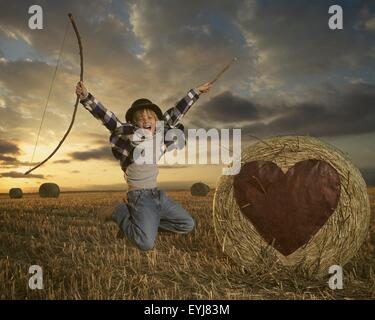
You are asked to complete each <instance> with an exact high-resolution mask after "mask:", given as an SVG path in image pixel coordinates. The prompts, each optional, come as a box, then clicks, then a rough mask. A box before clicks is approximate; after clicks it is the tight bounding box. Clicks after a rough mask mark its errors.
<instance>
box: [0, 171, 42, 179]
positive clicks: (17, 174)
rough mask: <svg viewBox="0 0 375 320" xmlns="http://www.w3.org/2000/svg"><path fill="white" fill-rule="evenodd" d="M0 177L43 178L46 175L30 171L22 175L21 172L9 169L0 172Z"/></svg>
mask: <svg viewBox="0 0 375 320" xmlns="http://www.w3.org/2000/svg"><path fill="white" fill-rule="evenodd" d="M0 178H15V179H17V178H20V179H21V178H22V179H25V178H27V179H45V178H46V176H44V175H42V174H32V173H30V174H28V175H24V174H23V173H22V172H16V171H10V172H2V173H0Z"/></svg>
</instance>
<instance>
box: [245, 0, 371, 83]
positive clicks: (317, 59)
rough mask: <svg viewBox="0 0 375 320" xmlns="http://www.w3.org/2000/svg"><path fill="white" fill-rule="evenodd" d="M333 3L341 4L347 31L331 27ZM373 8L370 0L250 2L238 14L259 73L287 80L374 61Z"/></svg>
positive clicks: (341, 69)
mask: <svg viewBox="0 0 375 320" xmlns="http://www.w3.org/2000/svg"><path fill="white" fill-rule="evenodd" d="M249 3H251V4H252V5H248V4H249ZM246 4H247V5H246ZM333 4H337V5H341V6H342V8H343V12H344V14H343V16H344V29H343V30H339V31H333V30H330V29H329V28H328V19H329V17H330V15H329V14H328V8H329V6H330V5H333ZM374 10H375V4H374V2H373V1H369V0H359V1H340V0H338V1H336V0H335V1H327V0H317V1H300V0H281V1H254V2H251V1H250V2H244V4H243V9H242V10H241V12H240V13H239V26H240V27H241V28H242V30H243V32H244V34H246V38H247V39H248V41H250V42H251V43H253V45H254V46H255V47H256V48H257V50H258V52H259V55H260V58H261V59H260V60H259V64H258V67H259V70H260V72H259V73H258V76H259V77H260V78H264V79H265V81H267V80H268V81H272V80H276V79H277V80H279V81H286V80H287V79H289V80H291V79H293V77H295V76H306V77H307V78H308V77H313V76H314V75H317V74H319V75H324V74H329V73H330V72H334V71H343V70H347V69H349V70H353V69H355V68H360V67H369V66H370V65H371V66H375V63H374V62H375V61H374V51H373V46H374V42H375V34H374V33H373V32H371V30H369V29H368V28H366V27H365V25H366V21H367V19H369V18H370V17H371V16H372V15H373V12H374ZM371 12H372V13H371Z"/></svg>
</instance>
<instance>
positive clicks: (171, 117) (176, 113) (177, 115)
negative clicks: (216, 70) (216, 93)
mask: <svg viewBox="0 0 375 320" xmlns="http://www.w3.org/2000/svg"><path fill="white" fill-rule="evenodd" d="M211 86H212V85H211V83H209V82H207V83H204V84H202V85H200V86H198V87H197V88H194V89H191V90H189V92H188V93H187V95H186V96H185V97H183V98H182V99H181V100H180V101H178V102H177V104H176V105H175V106H174V107H173V108H170V109H168V110H167V111H166V112H165V113H164V119H165V121H166V122H167V123H168V125H170V126H172V127H174V126H175V125H176V124H177V123H178V122H179V121H180V120H181V118H182V117H183V116H184V115H185V114H186V112H188V111H189V109H190V108H191V106H192V105H193V104H194V102H195V101H197V100H198V98H199V96H200V95H201V94H202V93H205V92H208V91H209V90H210V88H211Z"/></svg>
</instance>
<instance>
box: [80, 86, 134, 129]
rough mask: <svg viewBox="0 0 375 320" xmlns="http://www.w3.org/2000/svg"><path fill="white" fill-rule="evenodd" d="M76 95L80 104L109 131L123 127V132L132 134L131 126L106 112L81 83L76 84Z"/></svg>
mask: <svg viewBox="0 0 375 320" xmlns="http://www.w3.org/2000/svg"><path fill="white" fill-rule="evenodd" d="M76 94H77V95H79V97H80V102H81V103H82V104H83V106H84V107H85V108H86V109H87V110H88V111H90V113H91V114H92V115H93V116H94V117H95V118H97V119H98V120H101V122H102V123H103V125H104V126H105V127H106V128H107V129H108V130H109V131H111V132H113V131H114V130H115V129H117V128H120V127H124V128H122V129H124V130H125V131H129V133H132V132H133V130H134V127H133V126H132V125H131V124H128V123H125V124H123V123H122V122H121V121H120V120H119V119H118V118H117V117H116V115H115V114H114V113H113V112H111V111H109V110H107V109H106V108H105V107H104V106H103V105H102V104H101V103H100V102H99V101H98V100H96V99H95V97H94V96H93V95H92V94H91V93H89V92H87V90H86V88H85V86H84V85H83V83H82V82H78V84H77V87H76ZM123 133H127V132H123Z"/></svg>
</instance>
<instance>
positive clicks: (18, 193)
mask: <svg viewBox="0 0 375 320" xmlns="http://www.w3.org/2000/svg"><path fill="white" fill-rule="evenodd" d="M22 196H23V192H22V189H20V188H12V189H10V190H9V197H10V198H11V199H21V198H22Z"/></svg>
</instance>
